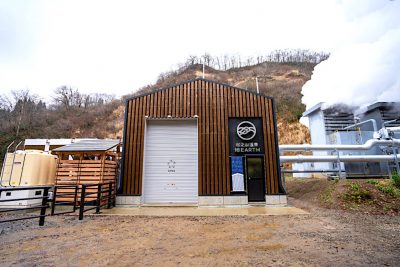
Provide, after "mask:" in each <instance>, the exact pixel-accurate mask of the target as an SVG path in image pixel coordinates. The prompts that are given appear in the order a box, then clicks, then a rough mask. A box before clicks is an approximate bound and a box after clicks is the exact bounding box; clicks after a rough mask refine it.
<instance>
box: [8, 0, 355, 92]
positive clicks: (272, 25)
mask: <svg viewBox="0 0 400 267" xmlns="http://www.w3.org/2000/svg"><path fill="white" fill-rule="evenodd" d="M347 19H348V16H347V14H346V12H345V10H344V9H343V4H342V3H341V1H336V0H325V1H320V0H302V1H300V0H279V1H278V0H276V1H268V0H263V1H253V0H247V1H232V0H230V1H209V0H205V1H178V0H169V1H151V0H150V1H122V0H116V1H101V0H96V1H90V0H80V1H74V0H68V1H63V0H48V1H40V0H36V1H33V0H32V1H29V0H25V1H24V0H20V1H11V0H10V1H7V0H0V92H1V94H6V93H8V92H9V91H10V90H19V89H29V90H30V91H31V92H32V93H34V94H38V95H39V96H41V97H43V98H44V99H46V98H49V97H50V96H51V95H52V93H53V91H54V89H55V88H57V87H59V86H62V85H67V86H71V87H73V88H78V89H79V90H80V91H81V92H83V93H108V94H115V95H116V96H121V95H124V94H128V93H131V92H133V91H135V90H137V89H139V88H140V87H142V86H145V85H147V84H149V83H154V82H155V81H156V79H157V77H158V75H159V74H160V73H161V72H165V71H169V70H171V69H173V68H175V67H176V66H177V64H178V63H182V62H183V61H184V60H185V59H186V58H187V57H188V56H189V55H198V56H200V55H202V54H204V53H205V52H208V53H210V54H212V55H223V54H239V55H241V56H257V55H263V54H267V53H268V52H270V51H272V50H274V49H286V48H300V49H311V50H315V51H324V52H330V51H333V50H334V49H336V48H337V47H338V46H339V45H340V44H342V43H343V42H344V38H346V34H344V33H347V29H346V23H347Z"/></svg>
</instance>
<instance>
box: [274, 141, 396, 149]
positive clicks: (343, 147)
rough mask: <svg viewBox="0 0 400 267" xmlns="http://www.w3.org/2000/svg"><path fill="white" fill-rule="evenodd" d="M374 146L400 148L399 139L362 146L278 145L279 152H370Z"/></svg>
mask: <svg viewBox="0 0 400 267" xmlns="http://www.w3.org/2000/svg"><path fill="white" fill-rule="evenodd" d="M374 146H400V139H387V140H386V139H370V140H368V141H367V142H365V144H363V145H310V144H303V145H280V146H279V151H281V152H282V151H313V150H322V151H331V150H341V151H343V150H370V149H371V148H372V147H374Z"/></svg>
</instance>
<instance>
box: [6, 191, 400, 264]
mask: <svg viewBox="0 0 400 267" xmlns="http://www.w3.org/2000/svg"><path fill="white" fill-rule="evenodd" d="M291 203H292V204H295V205H296V206H299V207H303V208H306V209H307V210H308V211H310V212H311V214H310V215H292V216H254V217H253V216H252V217H246V216H234V217H233V216H230V217H119V216H114V217H110V216H86V217H85V218H84V220H83V221H78V219H77V218H76V217H73V216H56V217H49V218H46V224H45V226H44V227H39V226H38V225H37V220H33V221H24V222H14V223H12V224H2V225H0V227H2V228H1V230H0V233H1V234H0V240H1V246H0V266H105V265H115V266H176V265H181V266H188V265H192V266H193V265H194V266H232V265H235V266H238V265H240V266H250V265H251V266H253V265H255V266H350V265H355V266H366V265H368V266H399V262H400V253H399V250H400V240H399V238H398V237H399V236H400V226H399V225H400V217H398V216H397V217H396V216H382V215H365V214H364V215H358V214H354V213H353V214H352V213H346V212H343V211H335V210H325V209H321V208H315V207H310V206H306V205H303V204H304V203H301V202H298V201H297V200H294V199H291Z"/></svg>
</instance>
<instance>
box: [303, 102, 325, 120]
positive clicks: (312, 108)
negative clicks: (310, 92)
mask: <svg viewBox="0 0 400 267" xmlns="http://www.w3.org/2000/svg"><path fill="white" fill-rule="evenodd" d="M322 104H323V103H322V102H320V103H318V104H316V105H315V106H313V107H311V108H309V109H308V110H306V111H304V113H303V117H307V116H308V115H310V114H311V113H314V112H315V111H317V110H320V109H321V107H322Z"/></svg>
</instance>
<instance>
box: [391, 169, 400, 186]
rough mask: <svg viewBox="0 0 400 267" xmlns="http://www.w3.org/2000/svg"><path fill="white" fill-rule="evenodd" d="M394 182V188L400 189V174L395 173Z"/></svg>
mask: <svg viewBox="0 0 400 267" xmlns="http://www.w3.org/2000/svg"><path fill="white" fill-rule="evenodd" d="M392 180H393V184H394V186H396V187H397V188H400V174H399V173H397V172H395V173H393V175H392Z"/></svg>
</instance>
